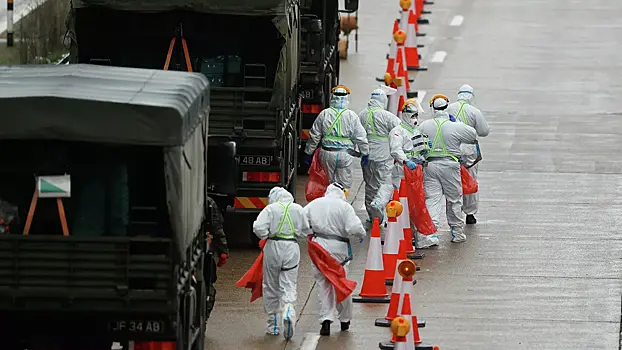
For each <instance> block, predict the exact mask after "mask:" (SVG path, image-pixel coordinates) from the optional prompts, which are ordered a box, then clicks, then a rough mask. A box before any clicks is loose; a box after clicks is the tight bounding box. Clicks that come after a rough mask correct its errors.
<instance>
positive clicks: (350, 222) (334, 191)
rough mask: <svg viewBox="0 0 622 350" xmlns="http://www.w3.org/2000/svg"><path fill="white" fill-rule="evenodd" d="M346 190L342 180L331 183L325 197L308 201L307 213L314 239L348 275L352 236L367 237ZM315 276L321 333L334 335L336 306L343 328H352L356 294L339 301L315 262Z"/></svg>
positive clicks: (343, 329)
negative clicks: (331, 326) (353, 299)
mask: <svg viewBox="0 0 622 350" xmlns="http://www.w3.org/2000/svg"><path fill="white" fill-rule="evenodd" d="M346 191H347V189H346V188H345V187H344V186H343V185H341V184H338V183H333V184H331V185H329V186H328V188H327V189H326V194H325V195H324V197H321V198H318V199H315V200H314V201H313V202H311V203H309V204H307V206H306V207H305V213H306V215H307V218H308V219H309V224H310V225H311V229H312V230H313V234H314V237H313V241H315V242H317V243H318V244H319V245H320V246H322V248H324V249H325V250H326V251H327V252H328V253H330V255H331V256H332V257H333V258H335V259H336V260H337V261H338V262H339V263H341V265H343V267H344V269H345V271H346V275H347V272H348V265H349V264H350V261H351V260H352V249H351V246H350V239H349V238H350V236H357V237H359V238H360V239H361V240H362V239H363V238H364V237H365V228H364V227H363V223H362V222H361V220H360V219H359V217H358V216H357V215H356V213H355V212H354V208H353V207H352V205H350V203H348V202H347V200H346ZM313 276H314V277H315V280H316V282H317V285H318V300H319V306H320V315H319V316H320V323H321V324H322V328H321V330H320V335H330V324H331V323H332V322H333V320H334V313H335V309H336V310H337V312H338V319H339V321H340V322H341V330H342V331H346V330H348V329H349V328H350V321H351V320H352V296H350V297H348V298H347V299H346V300H344V301H343V302H341V303H340V304H337V302H336V294H335V289H334V287H333V285H332V284H331V283H330V282H329V281H328V279H327V278H326V277H325V276H324V275H323V274H322V272H321V271H320V270H319V269H318V268H317V267H316V266H315V265H313Z"/></svg>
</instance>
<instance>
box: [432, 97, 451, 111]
mask: <svg viewBox="0 0 622 350" xmlns="http://www.w3.org/2000/svg"><path fill="white" fill-rule="evenodd" d="M447 105H448V103H447V100H445V99H444V98H437V99H435V100H434V103H433V104H432V108H434V109H445V108H447Z"/></svg>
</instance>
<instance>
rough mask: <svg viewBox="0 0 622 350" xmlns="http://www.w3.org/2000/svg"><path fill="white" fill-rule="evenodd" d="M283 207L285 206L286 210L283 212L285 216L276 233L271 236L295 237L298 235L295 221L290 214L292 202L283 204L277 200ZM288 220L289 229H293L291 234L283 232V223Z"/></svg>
mask: <svg viewBox="0 0 622 350" xmlns="http://www.w3.org/2000/svg"><path fill="white" fill-rule="evenodd" d="M277 203H278V204H279V205H280V206H281V207H283V209H285V212H284V213H283V218H281V222H279V226H278V227H277V230H276V234H275V235H273V236H271V237H278V238H285V239H288V238H295V237H296V229H295V227H294V222H293V221H292V218H291V216H290V215H289V206H290V204H292V203H291V202H290V203H287V205H286V206H285V205H283V203H281V202H277ZM286 221H287V223H288V224H289V230H290V231H291V233H290V234H283V225H285V222H286Z"/></svg>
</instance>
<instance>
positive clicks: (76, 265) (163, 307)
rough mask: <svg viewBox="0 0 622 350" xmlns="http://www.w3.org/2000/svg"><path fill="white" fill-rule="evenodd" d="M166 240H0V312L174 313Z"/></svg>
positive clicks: (170, 259)
mask: <svg viewBox="0 0 622 350" xmlns="http://www.w3.org/2000/svg"><path fill="white" fill-rule="evenodd" d="M176 276H177V274H176V273H175V271H174V263H173V245H172V242H171V241H170V240H169V239H150V238H112V237H110V238H107V237H106V238H101V237H99V238H90V237H62V236H60V237H59V236H42V235H39V236H22V235H7V236H1V237H0V310H24V311H26V310H38V311H41V310H59V311H60V310H66V311H97V310H105V311H110V312H115V311H118V312H146V311H148V312H153V311H155V310H158V312H165V313H175V312H176V305H171V304H170V303H171V301H174V300H175V295H176V293H177V281H176Z"/></svg>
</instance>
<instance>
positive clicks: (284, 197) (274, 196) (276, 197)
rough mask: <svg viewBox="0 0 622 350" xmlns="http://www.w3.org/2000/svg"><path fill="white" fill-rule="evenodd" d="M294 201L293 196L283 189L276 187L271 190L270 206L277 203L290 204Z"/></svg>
mask: <svg viewBox="0 0 622 350" xmlns="http://www.w3.org/2000/svg"><path fill="white" fill-rule="evenodd" d="M293 201H294V197H293V196H292V194H291V193H289V192H288V191H287V190H286V189H284V188H283V187H278V186H277V187H274V188H272V189H271V190H270V194H268V204H272V203H276V202H281V203H289V202H293Z"/></svg>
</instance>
